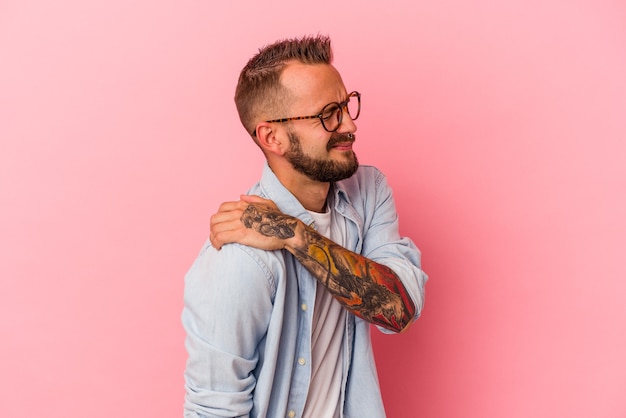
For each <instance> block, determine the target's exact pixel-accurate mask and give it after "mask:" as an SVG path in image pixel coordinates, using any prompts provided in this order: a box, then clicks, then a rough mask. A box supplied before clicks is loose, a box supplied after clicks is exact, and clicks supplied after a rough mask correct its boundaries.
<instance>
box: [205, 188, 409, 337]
mask: <svg viewBox="0 0 626 418" xmlns="http://www.w3.org/2000/svg"><path fill="white" fill-rule="evenodd" d="M246 200H248V201H249V202H244V201H240V202H229V203H225V204H223V205H222V207H220V211H219V212H218V213H217V214H216V215H214V216H213V217H212V218H211V242H212V243H213V245H214V246H215V247H216V248H218V249H219V248H221V246H222V245H223V244H226V243H229V242H238V243H240V244H245V245H250V246H253V247H256V248H260V249H265V250H276V249H286V250H287V251H289V252H290V253H292V254H293V255H294V256H295V257H296V259H297V260H298V261H299V262H300V263H302V265H303V266H304V267H305V268H306V269H307V270H308V271H309V272H311V274H312V275H313V276H314V277H315V278H317V280H319V281H320V283H322V284H323V285H324V286H325V287H326V288H327V289H328V290H329V291H330V292H331V294H332V295H333V296H334V297H335V298H336V299H337V300H338V301H339V302H340V303H341V304H342V305H343V306H344V307H345V308H346V309H348V310H349V311H351V312H353V313H354V314H356V315H358V316H360V317H361V318H363V319H365V320H367V321H368V322H371V323H373V324H375V325H380V326H382V327H384V328H387V329H389V330H392V331H395V332H400V331H404V330H406V328H407V327H408V325H409V324H410V323H411V321H412V319H413V316H414V314H415V306H414V304H413V301H412V300H411V298H410V297H409V295H408V293H407V291H406V289H405V288H404V286H403V284H402V282H401V281H400V279H399V278H398V276H397V275H396V274H395V273H394V272H393V270H391V269H390V268H389V267H387V266H384V265H382V264H379V263H376V262H375V261H372V260H370V259H368V258H366V257H363V256H362V255H360V254H357V253H354V252H352V251H350V250H347V249H346V248H343V247H342V246H340V245H338V244H336V243H334V242H333V241H331V240H330V239H328V238H326V237H324V236H322V235H320V234H319V233H318V232H317V231H315V230H314V229H313V228H311V227H309V226H306V225H305V224H304V223H303V222H301V221H300V220H298V219H297V218H294V217H292V216H289V215H285V214H283V213H282V212H280V211H279V210H278V208H276V206H275V205H274V204H273V202H271V201H269V200H265V199H261V198H251V197H250V196H248V197H247V198H246Z"/></svg>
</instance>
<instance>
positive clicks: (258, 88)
mask: <svg viewBox="0 0 626 418" xmlns="http://www.w3.org/2000/svg"><path fill="white" fill-rule="evenodd" d="M332 59H333V56H332V49H331V47H330V38H329V37H328V36H322V35H317V36H305V37H302V38H294V39H285V40H281V41H277V42H275V43H273V44H271V45H266V46H264V47H263V48H261V49H259V52H258V53H257V54H256V55H255V56H254V57H252V58H251V59H250V60H249V61H248V63H247V64H246V66H245V67H244V68H243V69H242V70H241V73H240V74H239V81H238V83H237V89H236V90H235V105H236V106H237V111H238V112H239V119H241V123H242V124H243V126H244V128H246V131H248V133H250V134H251V135H252V136H253V137H254V136H255V134H256V132H255V130H256V124H257V123H258V122H259V121H260V120H261V119H263V118H265V117H278V116H281V112H286V111H287V110H288V107H289V105H290V99H291V97H290V94H289V91H287V90H286V89H285V87H284V86H282V85H281V84H280V76H281V74H282V72H283V70H284V68H285V66H286V65H287V63H288V62H289V61H293V60H295V61H299V62H301V63H303V64H330V63H331V62H332Z"/></svg>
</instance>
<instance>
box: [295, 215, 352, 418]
mask: <svg viewBox="0 0 626 418" xmlns="http://www.w3.org/2000/svg"><path fill="white" fill-rule="evenodd" d="M309 213H310V214H311V216H312V217H313V220H314V221H315V226H316V230H317V232H319V233H320V234H321V235H323V236H325V237H328V238H330V239H331V240H333V241H334V242H336V243H337V244H339V245H345V243H344V242H343V241H344V237H345V236H346V225H345V219H344V218H343V217H337V219H334V218H335V217H334V216H332V212H326V213H317V212H311V211H309ZM345 328H346V310H345V309H344V308H343V307H342V306H341V305H340V304H339V302H337V300H336V299H335V298H333V297H332V295H331V294H330V292H329V291H328V290H327V289H326V288H325V287H324V285H322V284H321V283H319V282H317V290H316V293H315V307H314V310H313V328H312V330H311V356H312V358H311V361H312V363H311V384H310V386H309V393H308V395H307V400H306V404H305V406H304V412H303V414H302V416H303V417H304V418H339V416H340V412H341V405H340V403H341V399H340V396H341V383H342V378H343V356H344V353H343V351H342V348H343V338H344V333H345Z"/></svg>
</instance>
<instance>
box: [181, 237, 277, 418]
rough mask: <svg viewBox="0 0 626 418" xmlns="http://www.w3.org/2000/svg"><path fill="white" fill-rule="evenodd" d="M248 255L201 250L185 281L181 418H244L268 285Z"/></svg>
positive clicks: (236, 248)
mask: <svg viewBox="0 0 626 418" xmlns="http://www.w3.org/2000/svg"><path fill="white" fill-rule="evenodd" d="M270 279H271V278H270V277H269V272H268V271H267V268H265V269H264V268H263V266H262V264H261V263H260V261H259V260H258V258H255V254H254V252H253V250H251V249H250V248H249V247H245V246H241V245H239V244H228V245H225V246H224V247H222V249H221V250H219V251H218V250H216V249H215V248H213V247H212V246H210V245H207V246H206V247H205V248H204V249H203V250H202V252H201V253H200V255H199V256H198V258H197V259H196V261H195V262H194V264H193V265H192V267H191V269H190V270H189V272H188V273H187V275H186V276H185V293H184V302H185V304H184V308H183V313H182V322H183V327H184V328H185V331H186V339H185V347H186V349H187V353H188V359H187V365H186V368H185V390H186V396H185V417H234V416H235V417H239V416H248V414H249V413H250V410H251V409H252V406H253V398H252V393H253V390H254V387H255V383H256V381H255V376H254V369H255V367H256V365H257V362H258V360H259V359H258V352H257V350H256V348H257V346H258V344H259V341H260V340H261V339H262V338H263V337H264V335H265V334H266V331H267V328H268V324H269V318H270V316H271V310H272V299H273V290H272V285H271V283H272V281H271V280H270Z"/></svg>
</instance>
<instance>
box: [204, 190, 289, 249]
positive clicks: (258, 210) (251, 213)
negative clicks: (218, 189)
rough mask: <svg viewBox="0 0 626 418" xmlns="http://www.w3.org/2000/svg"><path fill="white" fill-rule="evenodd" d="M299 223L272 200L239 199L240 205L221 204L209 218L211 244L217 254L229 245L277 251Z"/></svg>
mask: <svg viewBox="0 0 626 418" xmlns="http://www.w3.org/2000/svg"><path fill="white" fill-rule="evenodd" d="M298 222H299V221H298V220H297V219H296V218H294V217H292V216H289V215H285V214H284V213H282V212H281V211H280V210H278V207H277V206H276V204H275V203H274V202H272V201H271V200H268V199H263V198H261V197H259V196H248V195H242V196H241V200H239V201H236V202H225V203H222V204H221V205H220V208H219V210H218V211H217V213H216V214H215V215H213V216H212V217H211V234H210V240H211V244H212V245H213V246H214V247H215V248H217V249H218V250H219V249H221V248H222V246H223V245H224V244H228V243H232V242H237V243H239V244H244V245H249V246H251V247H255V248H259V249H262V250H279V249H282V248H285V246H286V242H287V240H288V239H289V238H292V237H294V236H295V230H296V228H297V226H298Z"/></svg>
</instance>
